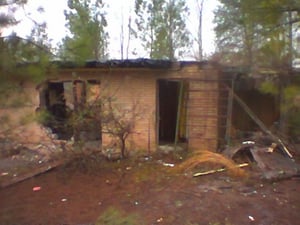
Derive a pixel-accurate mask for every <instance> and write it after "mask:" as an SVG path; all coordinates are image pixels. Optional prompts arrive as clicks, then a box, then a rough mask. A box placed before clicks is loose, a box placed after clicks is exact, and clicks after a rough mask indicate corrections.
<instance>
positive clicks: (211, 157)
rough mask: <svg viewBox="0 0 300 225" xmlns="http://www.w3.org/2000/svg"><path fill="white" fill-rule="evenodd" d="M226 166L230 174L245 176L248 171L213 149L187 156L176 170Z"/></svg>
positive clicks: (216, 168) (205, 169)
mask: <svg viewBox="0 0 300 225" xmlns="http://www.w3.org/2000/svg"><path fill="white" fill-rule="evenodd" d="M220 167H221V168H226V171H227V172H228V174H229V175H230V176H235V177H244V176H246V172H245V171H244V170H243V169H241V168H239V167H238V165H237V164H235V162H234V161H232V160H231V159H229V158H227V157H225V156H224V155H221V154H219V153H215V152H211V151H195V152H194V153H193V154H192V156H191V157H189V158H187V159H186V160H185V161H184V162H183V163H181V164H179V165H178V166H177V167H176V168H175V170H178V171H180V172H187V171H195V170H197V171H199V170H200V169H201V170H203V171H207V170H212V169H213V170H214V169H215V170H216V172H217V170H218V169H220Z"/></svg>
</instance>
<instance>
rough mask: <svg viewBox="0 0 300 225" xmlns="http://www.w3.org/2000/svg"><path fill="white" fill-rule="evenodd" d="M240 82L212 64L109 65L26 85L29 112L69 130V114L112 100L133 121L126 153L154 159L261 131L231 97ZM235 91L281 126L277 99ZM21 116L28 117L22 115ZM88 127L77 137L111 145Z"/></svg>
mask: <svg viewBox="0 0 300 225" xmlns="http://www.w3.org/2000/svg"><path fill="white" fill-rule="evenodd" d="M238 75H239V73H237V72H233V71H229V70H227V71H226V70H224V68H222V67H221V66H220V65H218V64H217V63H214V62H210V61H204V62H170V61H165V60H149V59H137V60H110V61H106V62H88V63H86V64H85V65H84V66H75V65H73V64H67V63H64V64H61V65H60V66H59V68H58V70H57V74H56V75H55V76H52V78H51V79H49V80H47V81H45V82H43V83H42V84H39V85H38V87H33V86H30V85H29V86H28V91H30V92H32V94H31V95H32V96H31V97H32V100H33V101H32V102H34V103H33V104H32V106H31V107H30V109H28V110H29V111H30V110H31V111H34V110H36V109H45V110H47V111H48V112H49V113H50V114H52V115H53V116H54V118H56V120H57V122H58V123H65V122H66V121H67V119H68V117H69V112H70V111H71V112H72V111H76V110H77V111H78V110H81V109H82V105H86V104H90V105H93V104H94V103H95V100H97V99H102V100H103V99H110V100H111V103H112V106H113V107H116V108H117V109H118V110H121V111H123V112H127V114H126V113H124V117H127V119H128V117H130V114H134V117H132V118H131V120H133V121H131V122H132V124H131V126H132V127H131V128H132V130H131V131H130V134H129V136H128V138H127V140H126V142H127V143H126V144H127V148H128V149H134V150H142V151H149V152H152V151H155V150H156V149H157V147H158V146H159V145H162V144H172V145H175V146H177V145H179V144H182V143H184V146H186V147H187V148H188V149H191V150H212V151H216V150H217V149H219V148H222V146H224V145H226V141H228V139H229V136H230V135H231V134H232V132H233V129H236V130H251V129H255V128H254V127H255V125H253V122H252V121H251V119H249V118H248V115H247V114H245V113H244V112H243V110H242V109H241V108H239V106H237V105H236V104H235V103H234V102H233V101H232V98H230V95H231V88H232V87H233V85H234V84H233V80H234V79H236V78H237V76H238ZM235 91H236V92H238V94H239V95H240V96H241V97H243V99H244V100H245V101H247V104H249V105H250V106H251V105H252V106H255V107H254V108H255V109H254V111H256V112H255V113H257V116H258V117H260V118H261V120H263V121H264V123H265V124H266V125H267V126H271V125H272V124H273V123H274V122H275V121H276V120H278V117H279V107H278V104H277V103H276V99H275V98H274V97H272V96H269V95H263V94H261V93H259V92H258V91H255V90H254V89H253V85H251V84H249V82H248V81H247V82H246V83H244V84H243V81H239V85H238V87H237V88H235ZM34 93H35V94H34ZM89 109H90V110H92V109H93V108H89ZM133 109H134V110H135V111H133ZM102 110H104V109H102ZM20 112H21V114H24V109H23V110H20ZM1 113H3V111H1ZM86 121H88V124H89V125H87V126H81V128H80V131H78V133H77V135H78V137H77V138H79V139H80V138H82V139H84V140H99V141H101V144H102V147H103V148H105V147H109V146H111V145H113V140H112V138H111V135H109V134H108V133H107V132H104V131H103V126H104V125H103V124H102V123H101V119H100V121H98V120H97V121H95V120H93V118H90V119H87V120H86ZM49 126H50V127H51V126H52V131H53V132H54V133H57V136H58V138H59V139H71V137H73V136H74V129H72V128H71V129H67V128H66V127H67V126H61V127H60V126H53V124H51V125H49ZM37 133H38V132H35V133H33V134H28V136H31V137H33V136H38V134H37ZM37 141H39V140H38V139H37Z"/></svg>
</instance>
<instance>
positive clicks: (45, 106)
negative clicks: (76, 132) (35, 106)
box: [40, 82, 73, 140]
mask: <svg viewBox="0 0 300 225" xmlns="http://www.w3.org/2000/svg"><path fill="white" fill-rule="evenodd" d="M64 93H65V87H64V83H63V82H48V83H47V84H46V85H45V86H44V87H43V89H42V90H41V91H40V109H42V110H45V112H46V113H45V115H44V118H43V121H42V123H43V125H44V126H46V127H49V128H50V129H51V131H52V133H54V134H55V135H56V136H57V139H60V140H68V139H70V138H71V137H72V136H73V129H72V127H71V126H70V125H69V122H68V121H69V118H70V116H71V115H70V112H71V111H70V109H69V108H68V107H67V105H66V99H65V97H64Z"/></svg>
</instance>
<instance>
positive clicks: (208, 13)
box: [4, 0, 218, 58]
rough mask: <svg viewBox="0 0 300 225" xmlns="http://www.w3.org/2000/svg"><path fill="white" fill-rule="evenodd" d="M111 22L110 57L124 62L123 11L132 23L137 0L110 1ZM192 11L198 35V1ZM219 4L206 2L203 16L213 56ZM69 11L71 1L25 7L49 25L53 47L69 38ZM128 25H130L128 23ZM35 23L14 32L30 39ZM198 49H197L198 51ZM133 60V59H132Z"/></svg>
mask: <svg viewBox="0 0 300 225" xmlns="http://www.w3.org/2000/svg"><path fill="white" fill-rule="evenodd" d="M108 2H109V8H108V14H107V20H108V25H109V33H110V46H109V48H110V56H111V58H120V50H119V49H120V29H121V26H120V23H121V22H120V21H121V19H122V13H121V12H122V11H123V15H124V16H123V17H124V20H125V21H126V19H128V15H129V14H130V13H133V11H134V9H133V3H134V0H110V1H108ZM186 2H187V4H188V6H189V8H190V17H189V20H188V21H187V25H188V28H189V30H190V31H191V32H192V33H193V34H194V35H196V34H197V29H198V22H197V11H196V9H197V6H196V5H195V2H196V0H186ZM217 4H218V1H217V0H205V1H204V12H203V49H204V53H206V54H209V53H211V52H213V51H214V32H213V23H212V20H213V10H214V9H215V8H216V6H217ZM40 6H42V7H43V8H44V10H45V12H44V13H42V14H40V13H38V12H37V9H38V8H39V7H40ZM66 8H67V0H28V4H27V5H26V6H25V11H26V13H27V14H29V16H31V17H32V18H34V19H35V20H37V21H40V22H41V21H44V20H45V21H46V22H47V26H48V35H49V37H50V38H51V39H53V44H54V45H55V44H56V43H58V42H59V41H60V40H61V38H62V37H64V36H65V35H66V28H65V16H64V10H65V9H66ZM15 16H16V17H17V19H19V20H21V19H22V18H24V12H23V10H21V11H19V12H16V13H15ZM125 24H126V22H125ZM31 27H32V23H31V22H30V21H29V20H28V19H25V20H24V21H23V22H21V23H20V24H19V25H18V26H17V27H15V28H14V31H16V32H17V33H18V35H20V36H23V37H26V36H27V35H29V34H30V30H31ZM9 32H11V30H9V31H6V32H5V33H4V35H7V34H9ZM132 47H136V48H137V49H136V51H138V55H137V56H135V57H146V56H147V55H144V54H145V53H143V52H142V51H141V49H140V48H139V46H138V45H137V46H135V43H131V48H132ZM195 49H197V48H196V47H195ZM130 57H133V56H130Z"/></svg>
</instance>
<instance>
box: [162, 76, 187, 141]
mask: <svg viewBox="0 0 300 225" xmlns="http://www.w3.org/2000/svg"><path fill="white" fill-rule="evenodd" d="M157 85H158V119H159V122H158V143H159V144H170V143H171V144H174V143H175V144H177V143H180V142H181V143H183V142H186V140H187V134H186V99H187V98H186V94H187V87H188V86H187V83H185V82H183V81H174V80H163V79H162V80H158V82H157Z"/></svg>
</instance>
